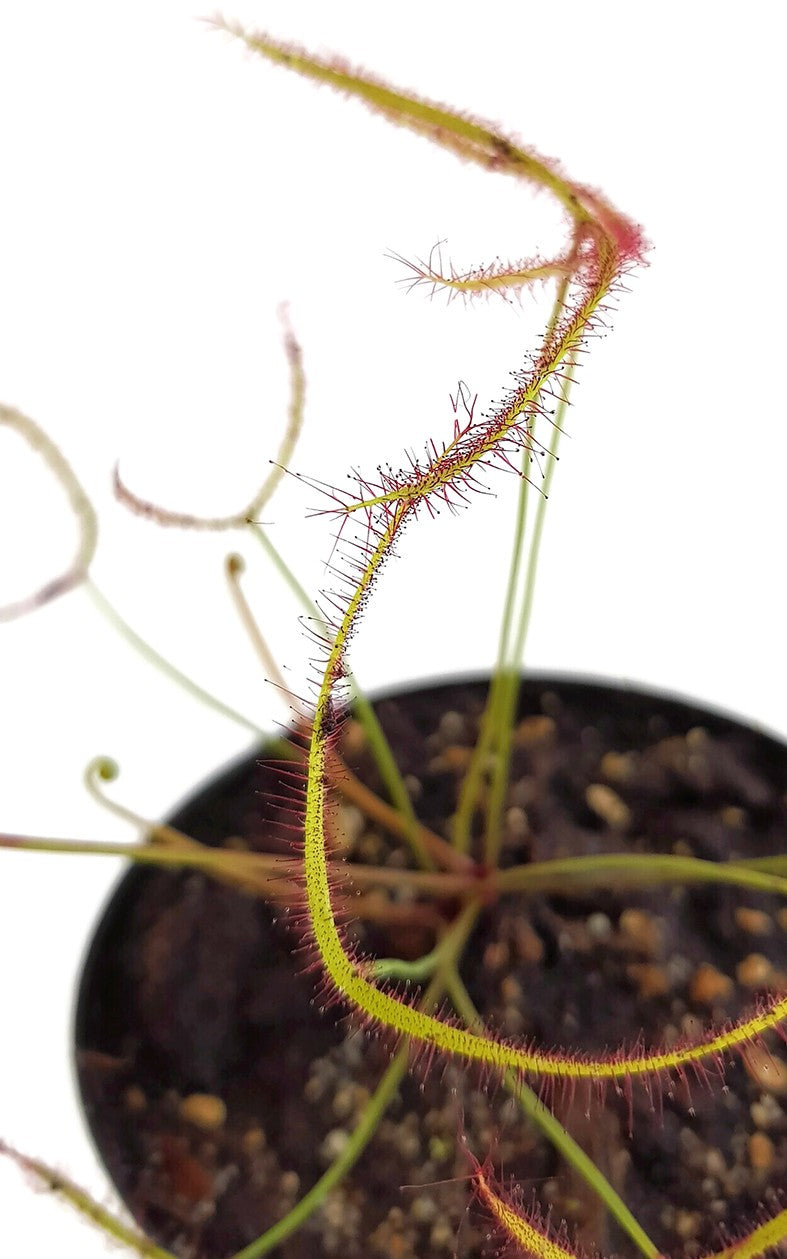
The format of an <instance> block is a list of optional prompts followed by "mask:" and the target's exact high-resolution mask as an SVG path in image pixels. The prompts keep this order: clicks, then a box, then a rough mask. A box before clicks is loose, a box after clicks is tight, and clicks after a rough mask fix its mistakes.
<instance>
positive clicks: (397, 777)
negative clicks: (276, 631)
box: [249, 522, 434, 870]
mask: <svg viewBox="0 0 787 1259" xmlns="http://www.w3.org/2000/svg"><path fill="white" fill-rule="evenodd" d="M249 528H250V529H251V531H252V533H253V534H254V536H255V538H257V540H258V541H259V542H260V543H261V545H262V546H263V547H264V549H265V552H266V554H267V555H268V558H269V559H270V561H271V563H272V564H273V565H274V567H275V569H276V571H277V572H278V573H279V574H280V575H281V577H282V578H283V579H284V581H285V582H286V584H287V585H288V586H289V588H290V590H291V591H292V592H293V594H294V595H295V597H296V599H297V600H298V602H299V603H300V604H301V607H302V608H303V609H304V611H306V612H307V613H308V615H309V616H311V617H314V619H315V620H316V621H317V624H318V628H319V630H320V632H321V633H327V632H328V626H327V625H326V623H325V619H324V617H323V616H322V614H321V613H320V609H319V608H318V607H317V605H316V604H315V603H314V602H313V601H312V600H311V599H310V598H309V596H308V594H307V593H306V591H305V590H304V588H303V586H302V585H301V583H300V582H299V581H298V578H297V577H296V576H295V574H294V573H293V572H292V571H291V569H290V568H289V567H288V565H287V563H286V561H285V560H284V558H283V557H282V555H281V554H280V552H279V551H278V550H277V549H276V547H275V546H274V545H273V543H272V542H271V540H270V538H269V537H268V535H267V533H266V532H265V530H264V529H263V528H262V526H261V525H258V524H256V523H255V522H250V523H249ZM350 685H351V686H352V689H353V711H354V714H355V716H356V718H357V720H358V721H359V722H360V724H361V727H362V729H363V731H364V733H365V735H366V739H367V742H368V744H369V751H370V752H371V754H372V756H373V758H374V761H375V764H376V765H377V768H378V770H379V771H380V777H381V778H382V781H383V785H384V786H385V789H386V791H387V792H388V796H389V799H390V801H391V804H392V805H393V806H394V808H395V809H397V810H398V812H399V813H401V815H402V817H403V818H404V819H405V822H406V823H407V842H408V843H409V845H410V847H411V849H412V851H413V854H414V856H415V858H416V860H417V861H418V864H419V865H420V866H421V867H422V868H423V869H424V870H433V869H434V862H433V861H432V859H431V857H430V856H429V854H428V852H427V851H426V849H425V847H424V845H423V841H422V840H421V836H420V834H419V831H418V819H417V818H416V816H415V810H414V808H413V802H412V800H411V799H410V794H409V792H408V790H407V787H406V786H405V783H404V779H403V778H402V775H401V773H400V772H399V767H398V765H397V764H396V761H395V760H394V756H393V753H392V752H391V748H390V744H389V743H388V740H387V739H386V737H385V734H384V732H383V728H382V726H381V725H380V723H379V721H378V720H377V715H376V713H375V711H374V709H373V708H372V705H371V704H370V703H369V701H368V699H367V698H366V696H365V695H363V693H362V692H361V690H360V688H359V686H358V683H357V682H356V680H355V677H354V675H353V674H350Z"/></svg>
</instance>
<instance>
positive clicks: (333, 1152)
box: [320, 1128, 350, 1167]
mask: <svg viewBox="0 0 787 1259" xmlns="http://www.w3.org/2000/svg"><path fill="white" fill-rule="evenodd" d="M349 1140H350V1134H349V1133H348V1132H346V1131H345V1129H344V1128H331V1130H330V1132H329V1133H327V1135H326V1137H325V1139H324V1141H323V1143H322V1145H321V1146H320V1160H321V1162H322V1163H324V1164H325V1166H326V1167H329V1166H330V1164H331V1163H333V1162H335V1161H336V1159H337V1158H339V1157H340V1156H341V1155H342V1154H343V1153H344V1151H345V1149H346V1148H347V1142H348V1141H349Z"/></svg>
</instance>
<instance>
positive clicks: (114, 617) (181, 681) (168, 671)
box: [84, 576, 265, 739]
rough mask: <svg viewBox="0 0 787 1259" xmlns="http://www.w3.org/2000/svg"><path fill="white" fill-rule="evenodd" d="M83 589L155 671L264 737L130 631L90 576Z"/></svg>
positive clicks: (263, 734) (259, 729)
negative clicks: (157, 670) (158, 671)
mask: <svg viewBox="0 0 787 1259" xmlns="http://www.w3.org/2000/svg"><path fill="white" fill-rule="evenodd" d="M84 587H85V589H86V590H87V592H88V594H89V595H90V597H91V599H92V600H93V602H94V604H95V605H96V607H97V608H98V610H99V612H100V613H101V615H102V616H103V617H104V618H105V619H106V620H107V621H109V623H110V625H111V626H112V628H113V629H115V630H117V632H118V633H119V634H121V635H122V636H123V638H125V640H126V642H127V643H130V644H131V646H132V647H133V648H134V650H135V651H137V652H139V654H140V655H141V656H143V657H144V659H145V660H147V662H148V664H152V665H154V666H155V668H157V669H159V670H160V671H161V673H164V674H165V675H166V676H167V677H168V678H169V679H170V681H172V682H175V683H177V685H178V686H180V687H182V689H183V690H184V691H188V693H189V695H192V696H193V697H194V698H195V699H197V700H199V701H200V702H201V703H203V704H207V705H208V706H209V707H210V708H213V709H214V710H215V711H216V712H218V713H221V715H222V716H223V717H229V719H230V721H234V722H235V723H236V724H237V725H239V726H243V727H244V729H246V730H250V731H251V733H252V734H253V735H254V736H255V738H257V739H262V738H264V737H265V732H264V731H263V730H262V729H261V728H260V727H259V726H258V725H257V724H256V722H254V721H250V720H249V718H248V717H244V716H243V714H242V713H239V712H238V711H237V710H236V709H234V708H231V707H230V705H229V704H225V703H224V702H223V700H220V699H219V698H218V697H217V696H216V695H212V694H211V692H210V691H206V690H205V688H204V687H202V686H200V685H199V683H198V682H195V681H194V679H193V678H190V677H188V675H187V674H185V673H183V672H182V671H181V670H180V669H178V668H177V666H176V665H174V664H172V662H171V661H170V660H167V659H166V658H165V657H164V656H162V655H161V654H160V653H159V652H158V651H156V650H155V648H154V647H151V645H150V643H148V642H146V641H145V639H144V638H142V637H141V636H140V635H139V634H138V633H137V632H136V630H133V629H132V628H131V626H130V625H129V624H128V622H127V621H125V620H124V619H123V617H122V616H121V615H120V613H119V612H118V610H117V608H115V607H113V605H112V604H111V603H110V602H109V600H108V599H107V597H106V595H104V594H102V592H101V591H100V590H99V588H98V586H96V584H95V582H94V581H93V579H92V577H89V576H87V577H85V580H84Z"/></svg>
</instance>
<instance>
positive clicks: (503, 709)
mask: <svg viewBox="0 0 787 1259" xmlns="http://www.w3.org/2000/svg"><path fill="white" fill-rule="evenodd" d="M569 284H570V280H569V278H568V277H564V278H563V279H562V280H561V282H560V284H559V285H558V288H557V292H556V293H555V300H554V302H553V304H552V310H551V312H550V317H549V322H548V324H547V327H546V331H545V334H544V344H545V345H546V344H548V343H549V342H550V340H551V339H552V337H553V335H554V332H555V329H556V328H557V324H558V320H559V318H560V313H561V311H562V309H563V305H564V302H565V300H566V297H567V294H568V289H569ZM565 400H566V392H565V390H564V393H563V398H562V399H561V403H560V405H559V407H558V415H557V416H556V418H555V425H554V428H553V433H552V449H551V450H550V452H549V455H548V456H547V469H546V475H545V479H544V489H543V493H542V495H541V497H540V500H539V505H538V514H537V522H538V521H540V522H541V523H540V524H537V531H538V538H539V539H540V536H541V529H542V528H543V516H544V508H545V506H546V498H547V494H548V489H549V485H550V484H551V479H552V469H553V465H554V455H555V454H556V450H557V440H556V434H557V433H558V432H559V429H560V424H561V422H562V418H563V411H564V410H565ZM561 407H562V410H561ZM534 433H535V425H533V427H532V428H531V434H533V435H534ZM529 459H530V450H529V449H528V448H526V449H525V450H524V451H523V455H522V469H521V477H520V484H519V494H518V496H517V509H516V516H515V519H514V542H513V547H512V551H511V562H510V564H509V569H508V579H507V582H506V592H505V597H504V600H503V616H502V620H501V624H500V634H499V637H498V646H497V660H496V663H495V669H494V673H493V675H492V682H491V685H490V688H489V695H488V698H487V703H486V707H485V709H484V714H483V717H482V719H481V729H480V731H479V737H478V741H477V743H476V746H475V748H474V749H473V755H472V757H471V760H470V764H469V765H468V768H467V773H466V774H465V777H464V780H463V782H462V785H461V788H460V792H459V803H458V806H457V811H456V821H455V825H454V844H455V847H456V848H457V849H458V851H459V852H463V853H466V852H468V851H469V848H470V831H471V826H472V819H473V811H474V809H475V805H476V801H477V800H478V796H479V793H480V790H481V783H482V781H483V778H484V776H485V774H486V773H487V766H488V764H489V761H490V758H491V757H492V756H493V755H495V754H497V755H500V752H499V750H498V749H499V748H500V746H501V744H503V745H505V746H504V747H503V755H504V758H505V765H506V767H507V765H508V757H509V751H508V748H510V741H511V729H512V727H513V713H514V707H515V704H516V695H517V693H518V690H517V689H514V693H513V702H512V696H511V687H510V686H509V685H507V684H506V680H505V679H506V675H507V672H508V670H509V669H510V662H511V661H512V660H517V661H518V660H520V659H521V656H522V646H523V644H522V642H520V638H521V627H522V622H521V616H520V621H519V628H518V632H517V650H516V651H515V652H513V653H512V651H511V643H510V639H511V630H512V625H513V619H514V607H515V603H516V591H517V589H518V587H519V584H520V581H521V576H520V574H521V569H522V558H523V553H524V541H525V532H526V527H527V507H528V500H529V490H530V478H529V476H528V471H529V469H528V462H529ZM534 555H535V553H534V549H533V546H532V544H531V546H530V549H529V555H528V560H527V570H526V578H525V581H526V590H527V589H530V590H531V591H532V587H533V585H534V582H535V574H534V572H533V570H534V567H535V558H534ZM531 601H532V598H531ZM528 616H529V607H528ZM506 731H507V732H508V733H507V734H506ZM506 775H507V768H506ZM506 775H503V784H505V782H506V781H507V777H506ZM494 791H495V801H494V807H495V808H496V809H497V810H498V811H499V812H500V813H501V812H502V803H500V801H501V798H502V797H501V786H500V781H499V775H498V782H497V786H496V787H495V788H494ZM504 794H505V790H504V786H503V791H502V795H504ZM490 807H491V804H490ZM487 819H489V813H488V814H487ZM499 829H500V824H499V818H498V822H497V833H498V834H499ZM489 833H490V826H489V821H488V820H487V834H489ZM491 846H492V847H494V845H491ZM497 846H498V849H499V843H498V845H497ZM486 860H487V863H488V864H489V865H490V866H492V867H493V866H494V865H496V864H497V862H496V860H495V861H492V860H490V858H489V856H487V857H486Z"/></svg>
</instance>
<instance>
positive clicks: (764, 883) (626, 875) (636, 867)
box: [491, 853, 787, 896]
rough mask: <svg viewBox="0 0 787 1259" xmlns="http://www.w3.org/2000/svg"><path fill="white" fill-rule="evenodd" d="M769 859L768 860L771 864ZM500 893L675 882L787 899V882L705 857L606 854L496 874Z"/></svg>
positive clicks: (763, 871) (744, 865) (494, 881)
mask: <svg viewBox="0 0 787 1259" xmlns="http://www.w3.org/2000/svg"><path fill="white" fill-rule="evenodd" d="M767 860H768V859H766V861H767ZM491 882H492V884H493V886H494V888H495V891H496V892H498V894H500V895H502V894H504V893H507V892H539V893H542V894H543V893H545V892H555V893H566V892H568V891H570V890H573V889H574V888H582V889H585V888H588V887H591V886H593V885H594V884H597V883H600V884H601V885H602V886H604V887H608V886H609V885H610V884H613V883H614V884H615V885H616V886H635V887H647V886H660V885H663V884H669V883H728V884H732V885H733V886H735V887H747V888H750V889H751V890H752V891H755V892H770V893H775V894H776V895H778V896H787V878H781V877H780V876H779V875H777V874H772V873H771V872H770V871H769V870H768V869H767V868H766V867H765V863H764V864H763V867H762V868H758V867H757V866H755V865H754V863H749V862H743V861H736V862H726V861H723V862H721V861H704V860H702V859H701V858H700V857H676V856H672V855H671V854H664V855H661V854H657V853H656V854H646V853H643V854H641V855H640V854H629V855H627V856H623V855H621V854H618V853H602V854H601V855H599V856H594V857H565V858H560V859H558V860H556V861H534V862H533V863H532V864H531V865H527V866H513V867H511V868H510V869H508V870H499V871H496V872H495V874H494V875H493V876H492V880H491Z"/></svg>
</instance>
